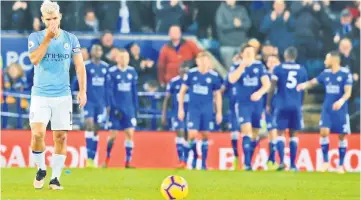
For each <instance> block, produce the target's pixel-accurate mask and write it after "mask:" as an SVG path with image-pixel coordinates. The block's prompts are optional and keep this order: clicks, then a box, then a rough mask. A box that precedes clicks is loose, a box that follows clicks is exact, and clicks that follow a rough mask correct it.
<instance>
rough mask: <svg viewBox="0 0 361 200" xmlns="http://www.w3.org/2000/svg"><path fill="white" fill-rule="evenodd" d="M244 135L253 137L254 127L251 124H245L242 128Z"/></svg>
mask: <svg viewBox="0 0 361 200" xmlns="http://www.w3.org/2000/svg"><path fill="white" fill-rule="evenodd" d="M241 130H242V133H243V134H245V135H249V136H250V135H251V134H252V126H251V124H250V123H246V124H243V125H242V126H241Z"/></svg>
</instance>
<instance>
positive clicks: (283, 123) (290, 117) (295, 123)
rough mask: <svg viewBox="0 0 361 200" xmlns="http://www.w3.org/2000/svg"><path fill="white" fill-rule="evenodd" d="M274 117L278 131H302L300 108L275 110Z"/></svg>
mask: <svg viewBox="0 0 361 200" xmlns="http://www.w3.org/2000/svg"><path fill="white" fill-rule="evenodd" d="M274 117H275V122H276V127H277V129H278V130H285V129H287V128H288V129H292V130H296V131H298V130H302V129H303V115H302V110H301V108H293V109H290V108H284V109H280V108H276V109H275V111H274Z"/></svg>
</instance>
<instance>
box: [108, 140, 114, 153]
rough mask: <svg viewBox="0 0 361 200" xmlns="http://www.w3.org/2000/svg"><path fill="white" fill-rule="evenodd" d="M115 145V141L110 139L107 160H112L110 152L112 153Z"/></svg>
mask: <svg viewBox="0 0 361 200" xmlns="http://www.w3.org/2000/svg"><path fill="white" fill-rule="evenodd" d="M113 144H114V139H109V140H108V145H107V158H110V152H111V151H112V148H113Z"/></svg>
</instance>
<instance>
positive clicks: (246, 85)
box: [235, 61, 267, 105]
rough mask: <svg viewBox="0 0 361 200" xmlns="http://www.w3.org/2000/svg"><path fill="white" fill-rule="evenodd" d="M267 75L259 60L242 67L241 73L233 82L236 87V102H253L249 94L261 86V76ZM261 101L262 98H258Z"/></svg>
mask: <svg viewBox="0 0 361 200" xmlns="http://www.w3.org/2000/svg"><path fill="white" fill-rule="evenodd" d="M263 76H267V70H266V68H265V66H264V65H263V64H262V62H260V61H255V62H253V64H251V65H250V66H248V67H246V68H245V69H244V72H243V74H242V75H241V77H240V78H239V80H238V81H237V82H236V83H235V84H236V87H237V102H238V103H239V104H240V105H242V104H251V103H254V102H253V101H252V100H251V95H252V94H253V93H254V92H256V91H257V90H259V89H260V88H261V87H262V82H261V78H262V77H263ZM260 101H261V102H262V103H263V99H261V100H260Z"/></svg>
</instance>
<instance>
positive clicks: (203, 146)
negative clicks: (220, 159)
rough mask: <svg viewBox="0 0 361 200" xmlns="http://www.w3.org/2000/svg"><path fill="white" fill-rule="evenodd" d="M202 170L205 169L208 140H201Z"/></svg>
mask: <svg viewBox="0 0 361 200" xmlns="http://www.w3.org/2000/svg"><path fill="white" fill-rule="evenodd" d="M201 149H202V169H207V156H208V140H207V139H203V140H202V148H201Z"/></svg>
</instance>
